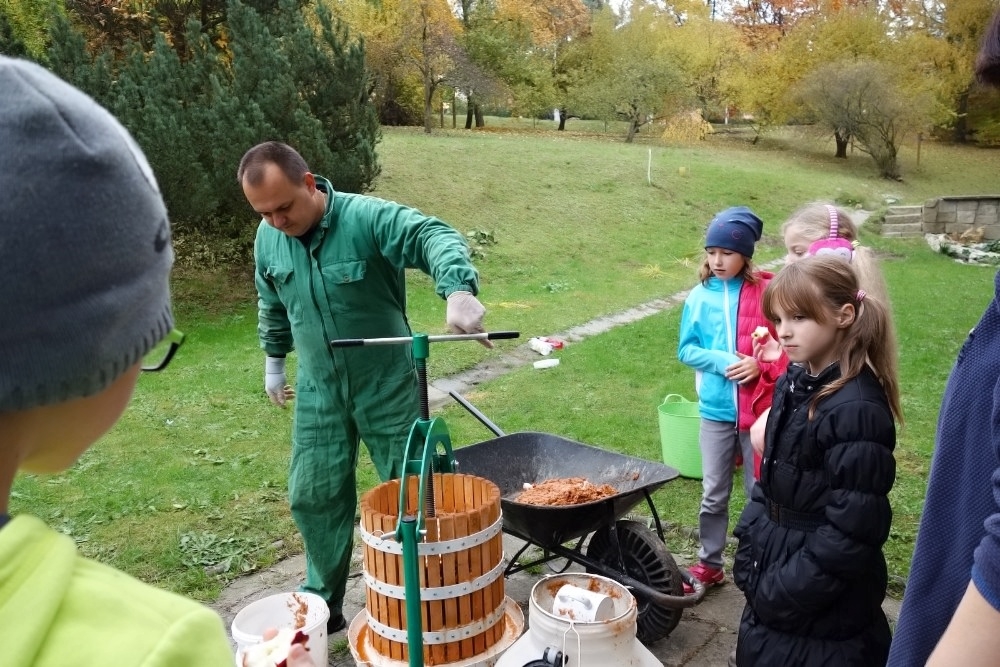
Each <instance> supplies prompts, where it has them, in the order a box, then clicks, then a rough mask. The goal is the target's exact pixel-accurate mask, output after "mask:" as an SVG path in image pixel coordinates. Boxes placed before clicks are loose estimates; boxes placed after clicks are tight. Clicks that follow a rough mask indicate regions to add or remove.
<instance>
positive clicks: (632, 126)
mask: <svg viewBox="0 0 1000 667" xmlns="http://www.w3.org/2000/svg"><path fill="white" fill-rule="evenodd" d="M638 131H639V121H638V120H636V119H635V118H633V119H632V120H630V121H629V124H628V134H626V135H625V143H626V144H630V143H632V140H633V139H635V135H636V133H637V132H638Z"/></svg>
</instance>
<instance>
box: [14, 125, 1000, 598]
mask: <svg viewBox="0 0 1000 667" xmlns="http://www.w3.org/2000/svg"><path fill="white" fill-rule="evenodd" d="M496 125H497V126H496V127H494V126H493V125H491V128H490V130H489V131H477V132H466V131H445V132H438V133H435V134H434V135H431V136H426V135H424V134H423V133H422V132H421V131H420V130H419V129H386V130H385V140H384V142H383V143H382V145H381V146H380V154H381V160H382V164H383V176H382V178H381V179H380V181H379V183H378V187H377V190H376V192H375V194H376V195H379V196H383V197H386V198H390V199H395V200H397V201H400V202H404V203H407V204H410V205H413V206H416V207H417V208H420V209H422V210H423V211H425V212H427V213H431V214H434V215H437V216H439V217H441V218H443V219H445V220H447V221H449V222H451V223H452V224H454V225H455V226H456V227H458V228H459V229H461V230H462V231H463V232H481V233H486V232H488V233H491V234H492V235H493V236H494V237H495V238H496V240H497V243H496V244H495V245H489V246H486V247H484V248H483V252H484V253H485V257H483V258H480V259H478V260H477V265H478V266H479V268H480V270H481V273H482V288H483V289H482V294H481V298H482V300H483V301H484V303H485V304H486V306H487V308H488V309H489V314H488V316H487V324H488V326H489V327H490V328H491V329H494V330H500V329H516V330H519V331H521V332H522V334H523V337H524V338H527V337H528V336H532V335H544V334H549V333H553V332H556V331H561V330H565V329H567V328H569V327H571V326H573V325H576V324H580V323H582V322H585V321H588V320H590V319H592V318H594V317H597V316H600V315H604V314H608V313H613V312H617V311H619V310H622V309H624V308H628V307H630V306H634V305H636V304H639V303H642V302H645V301H647V300H649V299H651V298H656V297H663V296H667V295H671V294H674V293H676V292H678V291H680V290H684V289H687V288H689V287H690V286H691V285H692V284H693V283H694V281H695V279H696V278H695V275H696V270H697V262H698V261H699V258H700V254H701V236H702V232H703V229H704V227H705V225H706V223H707V222H708V220H709V219H710V218H711V216H712V215H713V214H714V213H715V212H717V211H718V210H720V209H722V208H725V207H727V206H731V205H735V204H746V205H749V206H751V207H752V208H754V210H756V211H757V212H758V213H759V214H760V215H761V216H762V217H763V218H764V219H765V221H766V228H765V238H764V240H763V241H762V243H761V244H760V246H759V247H758V253H757V255H758V258H759V259H761V260H762V261H767V260H771V259H775V258H777V257H780V256H781V255H782V254H783V250H782V249H781V247H780V242H779V239H778V238H777V232H778V228H779V227H780V222H781V221H782V220H783V219H784V217H785V216H787V215H788V214H789V213H790V212H791V211H792V210H793V209H795V208H797V207H798V206H799V205H801V204H802V203H805V202H808V201H810V200H813V199H817V198H837V199H839V200H841V201H852V202H853V201H859V202H864V203H865V204H866V205H867V206H870V207H874V206H877V205H879V204H880V202H881V201H882V200H883V197H885V196H893V197H895V198H898V199H900V200H901V201H902V202H904V203H920V202H922V201H923V200H925V199H927V198H929V197H932V196H936V195H944V194H961V193H971V192H977V193H981V192H991V191H992V190H993V187H994V181H995V179H994V178H993V177H992V175H993V174H995V173H997V167H998V166H1000V164H998V162H1000V153H997V152H995V151H994V152H990V151H981V150H976V149H969V148H965V149H959V148H953V147H947V146H938V145H933V144H928V143H926V142H925V144H924V146H923V148H922V155H921V164H920V165H919V167H917V165H915V156H914V155H912V154H911V152H912V151H911V150H910V149H909V148H906V149H904V151H903V154H902V155H903V163H904V174H906V175H907V180H906V181H905V182H902V183H897V182H887V181H882V180H878V179H875V178H874V177H873V175H872V172H873V170H872V167H871V165H870V161H869V160H868V159H867V158H865V157H864V156H861V155H855V156H853V157H852V158H851V159H849V160H847V161H843V160H834V159H833V158H832V157H830V155H831V154H832V150H831V147H830V146H829V145H826V144H825V143H824V142H821V141H816V140H814V139H810V138H808V137H804V136H800V135H799V133H797V132H795V131H784V132H781V133H777V132H776V133H773V134H770V135H766V136H765V137H764V138H763V139H761V140H760V141H759V142H758V143H757V144H756V145H752V144H750V143H749V142H748V141H746V139H745V136H744V135H718V136H714V137H712V138H711V139H710V140H709V141H708V142H704V143H703V144H699V145H698V146H694V147H690V146H668V145H664V144H662V143H659V142H657V141H656V140H655V138H652V137H649V136H642V135H641V136H640V140H639V141H638V142H637V143H635V144H624V143H622V142H621V141H620V139H619V138H618V137H617V136H616V135H614V134H611V133H603V132H601V133H598V134H594V135H589V134H585V133H583V132H580V131H571V132H569V133H565V134H558V133H555V132H552V131H551V130H545V129H538V128H535V129H530V130H529V129H527V128H523V127H522V128H513V129H512V128H511V127H509V124H507V125H508V127H504V126H500V124H499V123H497V124H496ZM549 125H550V126H551V123H550V124H549ZM569 127H570V129H571V130H573V128H574V121H571V123H570V126H569ZM679 167H685V168H686V170H687V174H686V175H683V176H682V175H681V174H680V173H679V171H678V170H679ZM647 175H651V181H652V183H651V184H650V183H649V182H648V181H647ZM247 224H255V221H253V220H250V219H249V217H248V220H247ZM865 240H866V243H869V244H871V245H873V246H875V247H876V248H877V249H878V250H879V251H880V252H881V253H882V254H883V255H884V257H885V261H884V268H885V272H886V275H887V278H888V281H889V284H890V288H891V291H892V297H893V302H894V307H895V312H896V317H897V327H898V329H899V337H900V346H901V351H902V361H903V363H902V375H903V377H902V382H903V389H904V407H905V409H906V417H907V423H906V426H905V428H904V429H903V430H902V431H901V436H900V448H899V452H898V460H899V478H898V481H897V485H896V489H895V490H894V493H893V502H894V507H895V512H896V520H895V523H894V529H893V535H892V538H891V540H890V543H889V546H888V548H887V552H888V554H889V558H890V567H891V571H892V572H893V574H894V575H897V576H899V577H902V576H904V575H905V573H906V570H907V567H908V559H909V553H910V550H911V549H912V543H913V536H914V533H915V530H916V519H917V517H918V515H919V511H920V504H921V500H922V495H923V487H924V484H925V477H926V470H927V464H928V461H929V456H930V451H931V448H932V443H933V429H934V424H935V420H936V415H937V408H938V403H939V401H940V394H941V391H942V388H943V383H944V379H945V377H946V375H947V372H948V370H949V368H950V366H951V362H952V361H953V359H954V357H955V354H956V352H957V349H958V346H959V345H960V344H961V341H962V339H963V337H964V335H965V333H966V332H967V331H968V330H969V328H970V327H971V326H972V325H973V324H974V323H975V321H976V319H977V318H978V316H979V314H980V313H981V311H982V309H983V306H984V305H985V303H986V302H987V301H988V300H989V297H990V294H991V291H992V288H991V280H992V276H993V271H992V270H991V269H985V268H980V267H969V266H962V265H958V264H956V263H954V262H951V261H950V260H947V259H945V258H943V257H941V256H937V255H934V254H933V253H931V252H930V251H929V250H928V249H927V248H926V246H925V245H924V244H923V243H922V242H920V241H887V240H883V239H880V238H877V237H873V236H871V235H867V236H866V237H865ZM174 292H175V301H176V312H177V316H178V326H179V328H181V329H182V330H184V331H185V332H186V333H188V335H189V338H188V341H187V343H186V344H185V346H184V348H182V350H181V351H180V353H179V354H178V356H177V357H176V358H175V360H174V362H173V364H172V365H171V367H170V369H169V371H167V372H166V373H163V374H158V375H155V376H154V375H148V376H144V377H142V379H141V381H140V384H139V387H138V389H137V391H136V395H135V398H134V400H133V403H132V406H131V408H130V409H129V411H128V412H127V414H126V416H125V417H124V418H123V419H122V421H121V422H120V423H119V424H118V425H117V426H116V427H115V429H114V430H113V431H112V432H111V433H110V434H109V435H108V436H106V437H105V438H104V439H103V440H102V442H100V443H98V444H97V445H96V446H95V447H94V448H92V449H91V450H90V451H89V452H87V453H86V454H85V455H84V456H83V457H82V458H81V460H80V462H79V463H78V464H77V465H76V466H75V467H74V468H72V469H71V470H69V471H67V472H66V473H64V474H61V475H57V476H54V477H35V476H21V477H20V478H19V479H18V480H17V482H16V483H15V486H14V496H13V500H12V506H11V511H12V512H14V513H17V512H32V513H35V514H37V515H38V516H40V517H42V518H43V519H45V520H46V521H48V522H49V523H50V524H52V525H54V526H56V527H57V528H58V529H60V530H63V531H64V532H66V533H68V534H70V535H72V536H73V537H74V538H76V540H77V541H78V542H79V544H80V547H81V549H82V550H83V551H84V552H85V553H87V554H89V555H92V556H94V557H96V558H99V559H101V560H104V561H106V562H109V563H111V564H112V565H114V566H116V567H120V568H122V569H124V570H126V571H128V572H130V573H132V574H135V575H136V576H138V577H140V578H142V579H144V580H146V581H150V582H154V583H157V584H159V585H161V586H163V587H166V588H169V589H172V590H178V591H182V592H185V593H187V594H189V595H192V596H194V597H198V598H201V599H211V598H212V597H213V596H214V595H215V594H216V593H217V591H218V590H219V589H220V587H222V586H223V585H225V583H226V581H228V580H229V579H231V578H232V577H234V576H238V575H239V574H241V573H243V572H247V571H252V570H255V569H258V568H261V567H266V566H267V565H269V564H270V563H272V562H274V561H275V560H276V559H278V558H281V557H283V556H285V555H287V554H289V553H293V552H296V551H300V550H301V542H300V540H299V538H298V536H297V533H296V531H295V529H294V525H293V523H292V521H291V519H290V517H289V514H288V509H287V504H286V502H285V493H286V473H287V465H288V457H289V431H290V426H291V419H290V417H291V415H290V412H288V411H281V410H278V409H276V408H273V407H272V406H271V405H270V404H269V403H268V402H267V400H266V398H265V397H264V395H263V391H262V387H261V385H262V381H263V380H262V366H263V364H262V354H261V352H260V351H259V349H258V347H257V342H256V335H255V326H256V313H255V298H254V295H253V288H252V280H251V278H250V276H249V272H248V270H246V269H237V270H232V271H213V270H210V269H205V268H203V269H200V270H194V269H192V268H190V267H187V266H185V267H184V268H182V269H179V270H178V271H177V272H175V280H174ZM956 296H960V298H956ZM409 303H410V319H411V322H412V324H413V326H414V329H415V330H417V331H426V332H429V333H436V332H441V331H443V328H444V325H443V320H444V308H443V304H442V302H441V301H440V300H439V299H437V297H435V296H434V295H433V290H432V289H431V285H430V283H429V281H428V280H427V279H426V278H424V277H423V276H421V275H413V276H412V279H411V282H410V290H409ZM678 317H679V312H678V311H677V310H672V311H668V312H664V313H660V314H658V315H655V316H652V317H649V318H647V319H645V320H642V321H640V322H637V323H635V324H632V325H629V326H625V327H621V328H619V329H615V330H613V331H611V332H609V333H607V334H603V335H601V336H598V337H594V338H591V339H588V340H586V341H584V342H581V343H579V344H575V345H571V346H570V347H569V348H567V349H566V350H564V351H563V352H561V353H560V358H561V360H562V364H561V365H560V366H559V367H558V368H556V369H553V370H550V371H545V372H539V371H534V370H533V369H531V368H530V367H528V368H525V369H523V370H518V371H516V372H514V373H512V374H510V375H508V376H505V377H502V378H499V379H497V380H495V381H493V382H490V383H487V384H484V385H482V386H480V387H478V388H477V391H476V392H475V393H474V394H473V395H470V397H469V398H470V399H471V400H473V402H474V403H476V404H477V405H479V406H480V407H481V408H482V409H483V411H484V412H485V413H486V414H487V415H489V416H490V417H491V418H493V420H494V421H496V422H497V423H498V424H499V425H500V426H501V427H502V428H504V429H505V430H507V431H518V430H537V431H545V432H551V433H557V434H560V435H563V436H565V437H569V438H573V439H576V440H579V441H581V442H586V443H591V444H599V445H602V446H605V447H608V448H610V449H614V450H616V451H621V452H623V453H627V454H629V455H633V456H641V457H644V458H649V459H659V458H660V455H661V452H660V443H659V436H658V433H657V420H656V405H657V404H658V403H659V402H660V401H661V400H662V398H663V396H664V395H665V394H667V393H681V394H684V395H686V396H688V397H691V398H693V379H692V374H691V372H690V370H688V369H686V368H684V367H683V366H681V365H680V364H679V363H678V362H677V361H676V344H677V339H676V337H677V327H678ZM929 331H930V332H933V333H932V334H929V333H928V332H929ZM523 342H524V341H523V340H522V341H510V342H501V343H500V344H499V345H498V349H497V350H495V351H492V352H490V351H486V350H484V349H483V348H481V347H480V346H478V345H475V344H472V343H469V344H450V345H442V346H434V347H433V349H432V357H431V359H430V364H429V367H430V374H431V376H432V377H437V376H441V375H445V374H450V373H452V372H455V371H457V370H460V369H464V368H468V367H471V366H472V365H474V364H475V363H477V362H479V361H481V360H483V359H485V358H488V357H491V356H497V355H499V354H501V353H502V352H503V351H504V350H508V349H510V348H512V347H513V346H516V345H519V344H523ZM293 364H294V357H293ZM292 370H293V371H294V366H293V367H292ZM445 416H446V418H447V419H448V422H449V424H451V426H452V432H453V440H454V442H455V443H456V444H466V443H471V442H478V441H481V440H485V439H488V438H490V437H492V435H491V434H490V433H489V432H487V431H486V430H485V429H484V428H483V427H482V426H481V425H480V424H479V423H478V422H476V421H474V420H473V419H472V418H471V417H470V416H468V415H467V414H466V413H465V412H464V411H463V410H461V409H460V408H448V409H447V410H445ZM374 483H375V477H374V474H373V471H372V469H371V466H370V464H368V463H367V462H366V461H363V462H362V464H361V482H360V484H361V486H362V487H363V488H368V487H370V486H371V485H372V484H374ZM699 496H700V485H699V484H698V483H697V482H693V481H690V480H678V481H676V482H671V483H670V484H668V485H666V486H665V487H664V488H663V490H661V491H660V492H658V493H657V495H656V502H657V505H658V508H659V511H660V513H661V515H662V516H663V517H664V518H665V519H666V520H668V521H669V522H671V523H672V524H674V525H677V526H690V525H693V524H694V517H695V516H696V513H697V506H698V500H699ZM671 546H672V547H673V548H674V549H675V550H678V551H685V550H687V549H690V548H691V547H690V543H689V542H686V541H685V540H683V539H680V538H679V537H678V536H676V535H675V536H674V537H672V543H671Z"/></svg>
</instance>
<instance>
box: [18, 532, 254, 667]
mask: <svg viewBox="0 0 1000 667" xmlns="http://www.w3.org/2000/svg"><path fill="white" fill-rule="evenodd" d="M0 628H3V629H2V630H0V634H2V636H3V648H2V649H0V664H3V665H7V666H10V667H28V666H29V665H31V666H33V667H67V666H68V665H72V667H107V666H108V665H116V666H118V667H138V666H140V665H141V666H142V667H179V666H180V665H184V667H231V666H232V665H233V664H234V658H233V653H232V649H231V648H230V644H229V639H228V637H227V636H226V632H225V629H224V628H223V626H222V620H221V619H220V618H219V616H218V615H217V614H216V613H215V612H213V611H212V610H211V609H208V608H207V607H204V606H202V605H200V604H198V603H197V602H195V601H193V600H188V599H187V598H184V597H181V596H180V595H176V594H174V593H168V592H167V591H164V590H160V589H158V588H154V587H152V586H149V585H147V584H144V583H142V582H140V581H137V580H136V579H133V578H132V577H130V576H128V575H127V574H125V573H124V572H119V571H118V570H115V569H113V568H110V567H108V566H107V565H102V564H100V563H96V562H94V561H92V560H88V559H86V558H83V557H81V556H80V554H79V553H78V552H77V550H76V545H75V544H74V543H73V540H72V538H70V537H68V536H66V535H61V534H59V533H57V532H55V531H54V530H52V529H51V528H49V527H48V526H46V525H45V524H44V523H42V522H41V521H40V520H39V519H36V518H35V517H33V516H27V515H21V516H16V517H14V518H13V519H11V521H10V523H8V524H7V525H5V526H4V527H3V529H0Z"/></svg>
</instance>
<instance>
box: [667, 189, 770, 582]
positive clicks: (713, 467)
mask: <svg viewBox="0 0 1000 667" xmlns="http://www.w3.org/2000/svg"><path fill="white" fill-rule="evenodd" d="M763 228H764V223H763V222H762V221H761V219H760V218H758V217H757V216H756V215H754V213H753V211H751V210H750V209H748V208H747V207H745V206H736V207H733V208H728V209H726V210H725V211H722V212H721V213H719V214H718V215H717V216H715V218H714V219H713V220H712V222H711V223H710V224H709V226H708V232H707V233H706V236H705V251H706V253H707V256H706V259H705V263H704V264H703V265H702V267H701V272H700V278H701V282H700V283H699V284H698V285H696V286H695V287H694V289H692V290H691V293H690V294H689V295H688V297H687V299H686V300H685V301H684V312H683V314H682V316H681V329H680V341H679V344H678V348H677V356H678V358H679V359H680V360H681V362H682V363H684V364H686V365H688V366H690V367H691V368H693V369H694V370H695V386H696V389H697V392H698V405H699V412H700V414H701V425H700V429H699V436H698V440H699V447H700V449H701V460H702V497H701V509H700V510H699V513H698V530H699V536H700V539H701V547H700V549H699V551H698V563H697V564H695V565H694V566H693V567H691V568H690V570H689V572H690V574H691V576H692V577H694V578H695V579H697V580H699V581H700V582H702V583H703V584H705V585H706V586H714V585H717V584H721V583H722V582H723V581H724V580H725V573H724V571H723V567H722V565H723V560H722V551H723V548H724V547H725V546H726V535H727V534H728V532H729V496H730V494H731V493H732V490H733V470H734V468H735V466H736V461H737V458H738V456H742V458H743V461H744V462H745V464H746V465H745V466H744V485H745V487H746V493H747V496H749V494H750V489H751V488H753V484H754V476H753V466H752V465H751V464H750V462H751V461H753V448H752V447H751V444H750V431H749V425H750V424H751V423H752V422H753V419H752V417H747V418H746V419H740V418H739V416H740V414H741V413H743V412H749V409H750V408H749V406H750V401H749V400H743V401H741V400H740V395H741V394H745V398H748V397H749V396H750V395H751V394H752V392H753V389H755V388H756V382H757V381H758V379H759V378H760V377H761V367H760V363H759V362H758V360H757V359H755V358H754V357H753V355H752V341H751V334H752V332H753V331H754V330H755V329H756V327H757V326H759V325H762V324H764V323H765V322H766V320H765V319H764V316H763V314H762V313H761V310H760V299H761V296H762V294H763V291H764V287H765V286H766V284H767V278H769V277H770V276H767V277H765V276H763V275H762V274H760V273H759V272H757V271H755V270H754V268H753V262H752V260H751V258H752V257H753V251H754V244H755V243H756V241H758V240H759V239H760V235H761V232H762V231H763ZM741 403H742V405H741ZM741 422H745V423H746V429H745V430H744V429H741V428H740V423H741ZM685 590H686V591H689V590H690V589H689V587H688V586H687V584H685Z"/></svg>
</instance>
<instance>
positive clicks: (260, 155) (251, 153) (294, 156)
mask: <svg viewBox="0 0 1000 667" xmlns="http://www.w3.org/2000/svg"><path fill="white" fill-rule="evenodd" d="M268 164H276V165H278V168H279V169H281V171H282V173H283V174H284V175H285V178H287V179H288V180H289V181H291V182H292V183H301V182H302V179H303V178H304V177H305V175H306V173H307V172H308V171H309V165H308V164H306V161H305V159H303V157H302V156H301V155H299V152H298V151H297V150H295V149H294V148H292V147H291V146H289V145H288V144H284V143H281V142H280V141H265V142H264V143H262V144H257V145H256V146H254V147H253V148H251V149H250V150H248V151H247V152H246V153H244V154H243V158H242V159H241V160H240V166H239V168H238V169H237V170H236V180H237V181H238V182H239V184H240V185H242V184H243V182H244V181H245V182H246V183H247V184H248V185H257V184H259V183H260V182H261V180H263V178H264V168H265V167H267V165H268Z"/></svg>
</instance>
